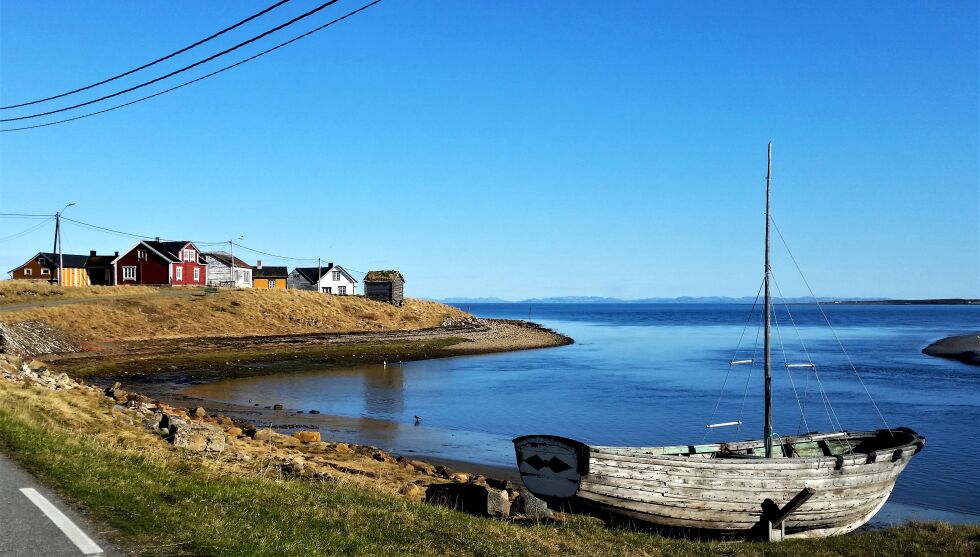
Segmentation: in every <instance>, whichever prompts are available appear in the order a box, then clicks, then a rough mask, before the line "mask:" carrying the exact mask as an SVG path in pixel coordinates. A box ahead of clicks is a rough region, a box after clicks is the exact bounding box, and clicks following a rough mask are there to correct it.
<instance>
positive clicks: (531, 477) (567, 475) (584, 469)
mask: <svg viewBox="0 0 980 557" xmlns="http://www.w3.org/2000/svg"><path fill="white" fill-rule="evenodd" d="M514 451H515V453H516V456H517V469H518V470H519V471H520V473H521V480H523V482H524V486H525V487H527V489H528V490H529V491H530V492H531V493H533V494H534V495H535V496H537V497H540V498H541V499H544V500H546V501H548V500H551V501H565V500H568V499H571V498H572V497H574V496H575V494H576V493H577V492H578V489H579V485H580V484H581V482H582V477H583V476H585V475H586V474H588V473H589V452H590V451H589V446H588V445H586V444H584V443H581V442H579V441H575V440H574V439H568V438H566V437H558V436H555V435H524V436H522V437H517V438H515V439H514Z"/></svg>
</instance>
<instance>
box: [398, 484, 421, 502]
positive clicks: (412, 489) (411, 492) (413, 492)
mask: <svg viewBox="0 0 980 557" xmlns="http://www.w3.org/2000/svg"><path fill="white" fill-rule="evenodd" d="M425 492H426V489H425V488H424V487H422V486H420V485H416V484H405V485H404V486H402V488H401V489H399V490H398V493H401V494H402V495H404V496H405V497H407V498H409V499H411V500H413V501H424V500H425Z"/></svg>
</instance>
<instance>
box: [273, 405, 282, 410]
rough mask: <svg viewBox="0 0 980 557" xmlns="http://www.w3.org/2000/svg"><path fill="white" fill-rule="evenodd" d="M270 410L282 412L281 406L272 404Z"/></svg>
mask: <svg viewBox="0 0 980 557" xmlns="http://www.w3.org/2000/svg"><path fill="white" fill-rule="evenodd" d="M272 409H273V410H282V404H273V405H272Z"/></svg>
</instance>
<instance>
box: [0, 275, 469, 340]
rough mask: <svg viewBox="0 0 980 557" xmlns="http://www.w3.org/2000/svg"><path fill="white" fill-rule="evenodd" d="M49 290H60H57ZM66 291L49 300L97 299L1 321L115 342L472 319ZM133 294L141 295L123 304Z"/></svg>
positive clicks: (414, 306)
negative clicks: (38, 324) (41, 323)
mask: <svg viewBox="0 0 980 557" xmlns="http://www.w3.org/2000/svg"><path fill="white" fill-rule="evenodd" d="M4 286H5V287H7V288H6V289H0V293H4V294H5V293H6V292H7V290H10V291H12V292H22V289H21V288H20V285H18V287H17V288H11V287H9V286H7V285H4ZM47 288H51V289H55V290H54V291H55V292H57V291H58V287H47ZM60 290H63V291H64V293H63V294H49V295H50V296H55V295H62V296H75V297H85V296H93V297H98V298H93V299H92V300H91V301H90V302H89V301H84V302H78V303H72V304H66V305H56V306H48V307H37V308H29V309H22V310H16V311H9V312H2V313H0V321H5V322H15V321H25V320H34V319H37V320H42V321H45V322H47V323H49V324H50V325H51V326H53V327H55V328H58V329H61V330H62V331H66V332H70V333H71V334H73V335H76V336H80V337H82V338H85V339H87V340H111V341H114V340H144V339H155V338H182V337H216V336H252V335H254V336H267V335H283V334H300V333H317V332H320V333H322V332H353V331H392V330H410V329H421V328H427V327H437V326H439V325H441V324H442V323H443V321H445V320H446V319H447V318H450V317H452V318H461V317H465V316H466V314H465V313H463V312H462V311H460V310H457V309H455V308H451V307H449V306H445V305H443V304H439V303H436V302H428V301H422V300H406V301H405V304H404V305H403V306H402V307H395V306H392V305H389V304H384V303H380V302H374V301H371V300H368V299H366V298H360V297H355V296H328V295H323V294H318V293H316V292H309V291H298V290H222V291H220V292H219V293H217V294H208V295H204V292H203V290H201V289H152V288H142V289H132V288H130V287H91V288H63V289H60ZM140 290H143V291H148V292H140ZM39 291H42V292H46V290H39ZM130 291H132V292H133V293H134V294H135V295H134V296H126V297H119V295H121V294H125V293H128V292H130ZM144 294H145V295H144ZM17 295H18V296H21V297H23V296H25V295H24V294H17ZM113 295H116V296H115V297H112V296H113ZM106 296H110V297H106Z"/></svg>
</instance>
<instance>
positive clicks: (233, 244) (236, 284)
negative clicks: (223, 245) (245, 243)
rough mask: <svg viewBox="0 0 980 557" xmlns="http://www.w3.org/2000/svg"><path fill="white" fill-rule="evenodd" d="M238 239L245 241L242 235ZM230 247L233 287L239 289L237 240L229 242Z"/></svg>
mask: <svg viewBox="0 0 980 557" xmlns="http://www.w3.org/2000/svg"><path fill="white" fill-rule="evenodd" d="M238 239H239V240H244V239H245V235H244V234H242V235H241V236H239V237H238ZM228 245H229V246H230V247H231V287H232V288H238V277H236V276H235V240H234V239H232V240H228Z"/></svg>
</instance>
